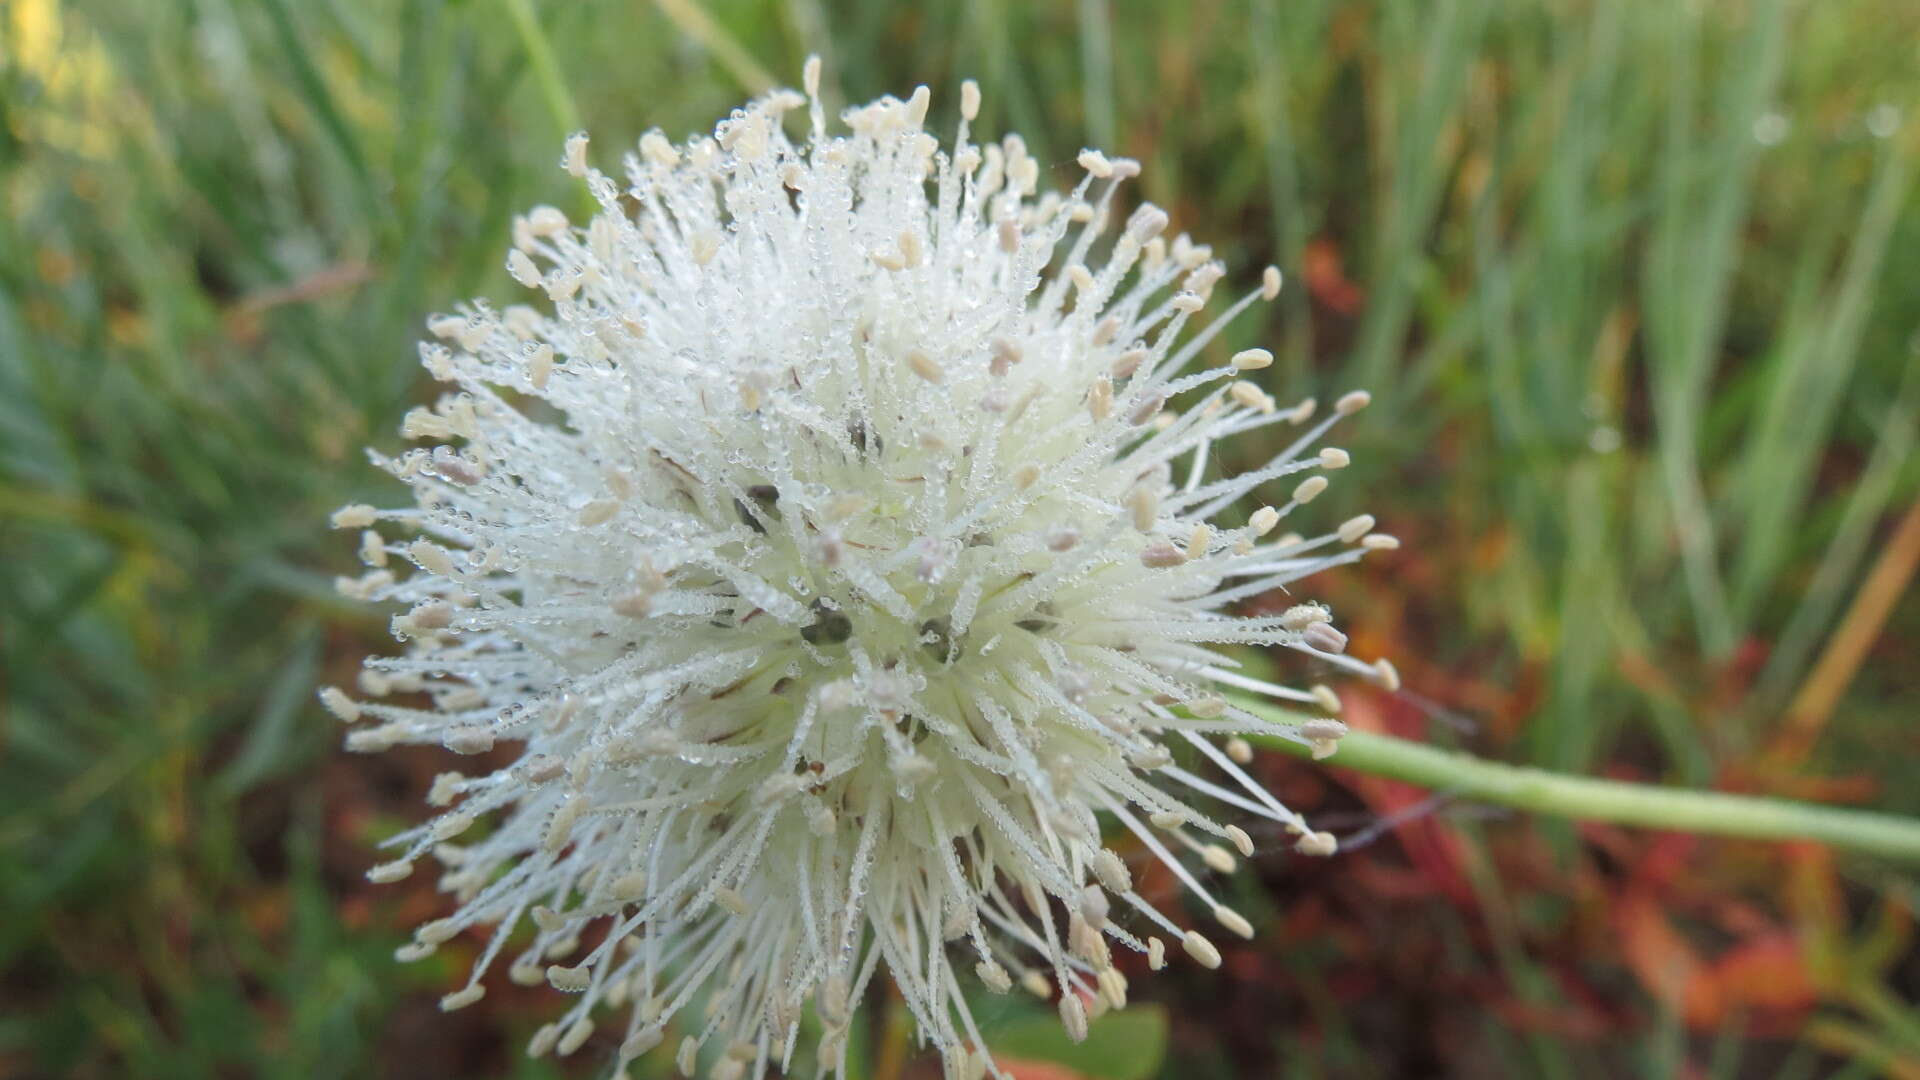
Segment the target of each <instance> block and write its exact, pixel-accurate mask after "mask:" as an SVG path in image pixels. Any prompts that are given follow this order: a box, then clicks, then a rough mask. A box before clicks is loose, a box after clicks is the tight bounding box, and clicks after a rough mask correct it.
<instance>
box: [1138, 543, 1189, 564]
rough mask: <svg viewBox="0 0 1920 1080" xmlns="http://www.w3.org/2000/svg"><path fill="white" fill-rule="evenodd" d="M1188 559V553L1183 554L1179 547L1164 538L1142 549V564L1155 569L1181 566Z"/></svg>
mask: <svg viewBox="0 0 1920 1080" xmlns="http://www.w3.org/2000/svg"><path fill="white" fill-rule="evenodd" d="M1186 561H1187V557H1186V555H1184V554H1182V553H1181V551H1180V549H1179V548H1177V547H1174V546H1173V545H1172V544H1169V543H1167V542H1166V541H1164V540H1162V541H1159V542H1158V543H1153V544H1148V545H1147V546H1146V547H1144V548H1142V549H1141V550H1140V564H1141V565H1142V566H1146V567H1149V568H1151V569H1154V570H1164V569H1166V568H1167V567H1171V566H1179V565H1180V564H1181V563H1184V562H1186Z"/></svg>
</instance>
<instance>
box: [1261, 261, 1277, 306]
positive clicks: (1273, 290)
mask: <svg viewBox="0 0 1920 1080" xmlns="http://www.w3.org/2000/svg"><path fill="white" fill-rule="evenodd" d="M1279 295H1280V268H1279V267H1277V266H1269V267H1267V268H1266V270H1264V271H1262V272H1261V274H1260V299H1262V300H1271V299H1273V298H1274V297H1276V296H1279Z"/></svg>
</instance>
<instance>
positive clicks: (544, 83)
mask: <svg viewBox="0 0 1920 1080" xmlns="http://www.w3.org/2000/svg"><path fill="white" fill-rule="evenodd" d="M507 17H508V18H510V19H512V20H513V28H514V30H515V31H517V32H518V33H519V35H520V43H521V45H522V46H524V47H525V48H526V50H527V63H528V65H529V66H531V67H532V68H533V78H534V81H535V82H536V83H538V84H539V85H540V96H542V97H544V98H546V99H547V109H548V111H550V112H552V113H553V122H554V123H555V124H558V125H559V127H560V132H561V134H563V135H564V134H572V133H573V132H576V131H579V130H580V110H578V109H576V108H575V107H574V104H573V94H572V93H570V92H569V91H568V90H567V84H566V81H565V80H563V79H562V78H561V77H560V68H559V66H558V65H556V64H555V63H554V60H553V45H552V44H551V43H550V42H549V41H548V40H547V32H546V30H544V29H543V28H541V26H540V18H539V16H538V15H536V14H534V10H533V0H507Z"/></svg>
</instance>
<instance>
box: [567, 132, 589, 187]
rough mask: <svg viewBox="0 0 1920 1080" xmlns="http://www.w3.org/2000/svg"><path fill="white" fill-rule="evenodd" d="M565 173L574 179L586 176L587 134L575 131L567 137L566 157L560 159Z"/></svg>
mask: <svg viewBox="0 0 1920 1080" xmlns="http://www.w3.org/2000/svg"><path fill="white" fill-rule="evenodd" d="M562 161H563V163H564V164H565V165H566V167H567V172H569V173H571V174H572V175H573V176H574V177H575V178H576V179H578V178H580V177H583V176H585V175H587V133H586V132H584V131H576V132H574V133H573V134H571V135H569V136H567V145H566V156H565V157H564V158H563V159H562Z"/></svg>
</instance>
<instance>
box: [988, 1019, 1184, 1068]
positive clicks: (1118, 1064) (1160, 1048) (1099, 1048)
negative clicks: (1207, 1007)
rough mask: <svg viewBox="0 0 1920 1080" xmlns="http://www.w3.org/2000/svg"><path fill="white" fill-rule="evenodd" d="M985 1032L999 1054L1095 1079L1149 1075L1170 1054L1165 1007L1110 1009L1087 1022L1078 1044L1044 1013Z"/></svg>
mask: <svg viewBox="0 0 1920 1080" xmlns="http://www.w3.org/2000/svg"><path fill="white" fill-rule="evenodd" d="M984 1034H985V1035H986V1036H987V1043H988V1045H989V1046H991V1047H993V1053H994V1057H996V1058H1023V1059H1026V1060H1029V1061H1047V1062H1052V1063H1053V1064H1056V1065H1064V1066H1066V1067H1067V1068H1069V1069H1072V1070H1074V1071H1075V1072H1077V1073H1080V1074H1081V1075H1083V1076H1088V1077H1093V1078H1094V1080H1146V1078H1147V1077H1149V1076H1153V1075H1155V1074H1157V1073H1158V1072H1159V1071H1160V1063H1161V1061H1162V1060H1164V1059H1165V1058H1166V1056H1167V1011H1166V1009H1165V1008H1164V1007H1162V1006H1159V1005H1136V1006H1133V1007H1131V1008H1127V1009H1123V1010H1121V1011H1119V1012H1110V1013H1108V1014H1106V1015H1105V1016H1102V1017H1101V1018H1100V1019H1098V1020H1095V1021H1093V1022H1092V1023H1091V1024H1088V1025H1087V1041H1086V1042H1083V1043H1078V1044H1076V1043H1075V1042H1074V1041H1073V1040H1071V1039H1069V1038H1067V1032H1066V1029H1064V1028H1062V1027H1061V1026H1060V1022H1059V1021H1058V1020H1056V1019H1054V1018H1053V1017H1051V1016H1046V1015H1029V1016H1022V1017H1019V1018H1018V1019H1013V1020H1009V1021H1007V1022H1006V1023H1004V1024H1000V1025H996V1026H994V1027H992V1028H990V1029H989V1030H987V1031H986V1032H984Z"/></svg>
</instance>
